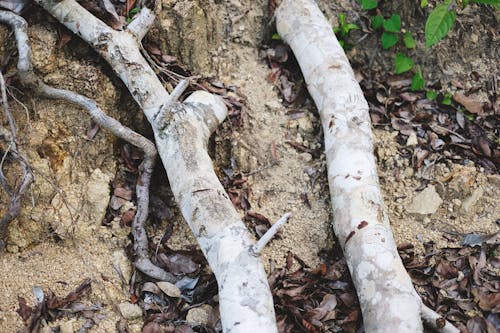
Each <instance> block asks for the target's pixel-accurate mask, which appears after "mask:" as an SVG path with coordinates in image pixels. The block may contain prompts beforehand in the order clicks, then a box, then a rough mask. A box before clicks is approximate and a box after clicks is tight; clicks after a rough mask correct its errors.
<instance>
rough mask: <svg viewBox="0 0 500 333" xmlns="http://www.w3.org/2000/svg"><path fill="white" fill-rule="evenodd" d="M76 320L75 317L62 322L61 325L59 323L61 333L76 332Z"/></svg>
mask: <svg viewBox="0 0 500 333" xmlns="http://www.w3.org/2000/svg"><path fill="white" fill-rule="evenodd" d="M74 322H75V320H74V319H70V320H68V321H66V322H64V323H61V325H59V329H60V332H61V333H74V332H75V328H74V326H73V323H74Z"/></svg>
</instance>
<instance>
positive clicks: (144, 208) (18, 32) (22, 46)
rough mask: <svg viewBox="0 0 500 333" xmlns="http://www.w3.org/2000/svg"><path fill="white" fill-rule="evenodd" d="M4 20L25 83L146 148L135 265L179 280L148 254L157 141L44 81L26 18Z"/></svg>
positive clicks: (134, 226)
mask: <svg viewBox="0 0 500 333" xmlns="http://www.w3.org/2000/svg"><path fill="white" fill-rule="evenodd" d="M0 22H3V23H6V24H8V25H9V26H10V27H11V28H12V29H13V30H14V34H15V38H16V42H17V47H18V52H19V61H18V74H19V78H20V80H21V82H22V84H24V85H25V86H27V87H29V88H31V89H33V90H35V91H36V92H37V93H38V94H40V95H41V96H44V97H47V98H53V99H62V100H65V101H67V102H70V103H72V104H76V105H78V106H79V107H81V108H83V109H85V110H87V112H88V113H89V114H90V116H91V117H92V119H93V120H94V121H95V122H96V123H97V124H98V125H99V126H100V127H102V128H104V129H107V130H108V131H110V132H111V133H113V134H114V135H115V136H117V137H119V138H120V139H123V140H125V141H127V142H129V143H130V144H132V145H134V146H136V147H138V148H140V149H141V150H142V151H144V160H143V162H142V164H141V165H140V167H139V178H138V180H137V185H136V195H137V211H136V214H135V217H134V220H133V222H132V234H133V236H134V249H135V253H136V255H137V259H136V260H135V263H134V264H135V267H136V268H137V269H139V270H140V271H141V272H143V273H144V274H146V275H149V276H151V277H153V278H155V279H158V280H163V281H169V282H175V281H176V278H175V277H174V276H173V275H172V274H170V273H168V272H166V271H165V270H163V269H161V268H160V267H157V266H156V265H154V264H153V263H152V262H151V260H150V259H149V257H148V239H147V234H146V230H145V229H144V223H145V221H146V219H147V217H148V209H149V185H150V182H151V174H152V172H153V168H154V164H155V159H156V156H157V151H156V148H155V146H154V144H153V143H152V142H151V141H149V140H148V139H146V138H145V137H143V136H142V135H140V134H138V133H136V132H134V131H133V130H131V129H130V128H128V127H126V126H123V125H122V124H121V123H120V122H119V121H117V120H116V119H114V118H112V117H109V116H108V115H106V114H105V113H104V112H103V111H102V110H101V108H99V106H98V105H97V104H96V102H95V101H94V100H92V99H90V98H87V97H85V96H83V95H80V94H77V93H75V92H72V91H69V90H65V89H56V88H53V87H50V86H48V85H46V84H45V83H43V82H42V80H40V78H38V77H37V76H36V75H35V73H34V72H33V68H32V66H31V59H30V56H31V49H30V46H29V43H28V36H27V34H26V28H27V23H26V21H25V20H24V19H23V18H22V17H20V16H18V15H16V14H13V13H10V12H3V11H1V12H0ZM31 177H32V176H31ZM18 209H20V207H18Z"/></svg>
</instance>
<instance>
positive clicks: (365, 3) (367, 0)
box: [358, 0, 378, 10]
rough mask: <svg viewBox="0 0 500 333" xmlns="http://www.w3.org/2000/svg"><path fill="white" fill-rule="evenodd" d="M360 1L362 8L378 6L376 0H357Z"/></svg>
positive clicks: (367, 8)
mask: <svg viewBox="0 0 500 333" xmlns="http://www.w3.org/2000/svg"><path fill="white" fill-rule="evenodd" d="M358 2H360V3H361V8H363V9H364V10H370V9H375V8H377V7H378V1H376V0H358Z"/></svg>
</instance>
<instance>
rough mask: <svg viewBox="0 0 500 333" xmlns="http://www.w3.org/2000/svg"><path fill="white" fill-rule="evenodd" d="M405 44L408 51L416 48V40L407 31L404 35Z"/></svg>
mask: <svg viewBox="0 0 500 333" xmlns="http://www.w3.org/2000/svg"><path fill="white" fill-rule="evenodd" d="M403 42H404V43H405V46H406V48H407V49H414V48H415V45H416V44H415V40H414V39H413V36H412V35H411V32H409V31H407V32H405V33H404V35H403Z"/></svg>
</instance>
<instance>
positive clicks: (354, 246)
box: [276, 0, 423, 332]
mask: <svg viewBox="0 0 500 333" xmlns="http://www.w3.org/2000/svg"><path fill="white" fill-rule="evenodd" d="M276 25H277V29H278V33H279V34H280V36H281V37H282V39H283V40H284V41H285V42H287V43H288V44H289V45H290V47H291V48H292V50H293V52H294V54H295V57H296V58H297V60H298V63H299V65H300V68H301V70H302V73H303V75H304V78H305V80H306V82H307V87H308V90H309V93H310V94H311V96H312V98H313V99H314V101H315V103H316V106H317V107H318V110H319V113H320V116H321V122H322V126H323V133H324V136H325V151H326V158H327V166H328V182H329V186H330V196H331V201H332V210H333V219H334V221H333V228H334V232H335V235H336V236H337V238H338V240H339V242H340V245H341V247H342V249H343V250H344V253H345V257H346V260H347V264H348V266H349V270H350V272H351V275H352V279H353V281H354V285H355V287H356V290H357V293H358V297H359V301H360V305H361V311H362V314H363V321H364V326H365V330H366V332H422V329H423V328H422V322H421V320H420V308H421V301H420V298H419V297H418V295H417V294H416V292H415V290H414V288H413V285H412V282H411V279H410V277H409V276H408V274H407V273H406V271H405V268H404V266H403V264H402V262H401V259H400V257H399V254H398V251H397V249H396V244H395V241H394V237H393V235H392V231H391V228H390V225H389V220H388V218H387V213H386V210H385V207H384V203H383V199H382V195H381V192H380V187H379V183H378V177H377V170H376V163H375V158H374V156H373V139H372V131H371V123H370V117H369V114H368V104H367V102H366V100H365V98H364V96H363V92H362V91H361V88H360V87H359V84H358V82H357V81H356V79H355V77H354V73H353V71H352V69H351V66H350V64H349V61H348V60H347V58H346V56H345V54H344V50H343V49H342V47H341V46H340V45H339V43H338V41H337V39H336V37H335V35H334V33H333V31H332V27H331V26H330V25H329V24H328V22H327V21H326V19H325V17H324V16H323V14H322V13H321V11H320V9H319V8H318V7H317V5H316V4H315V3H314V1H312V0H285V1H283V3H282V4H281V5H280V7H279V8H278V9H277V12H276Z"/></svg>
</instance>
